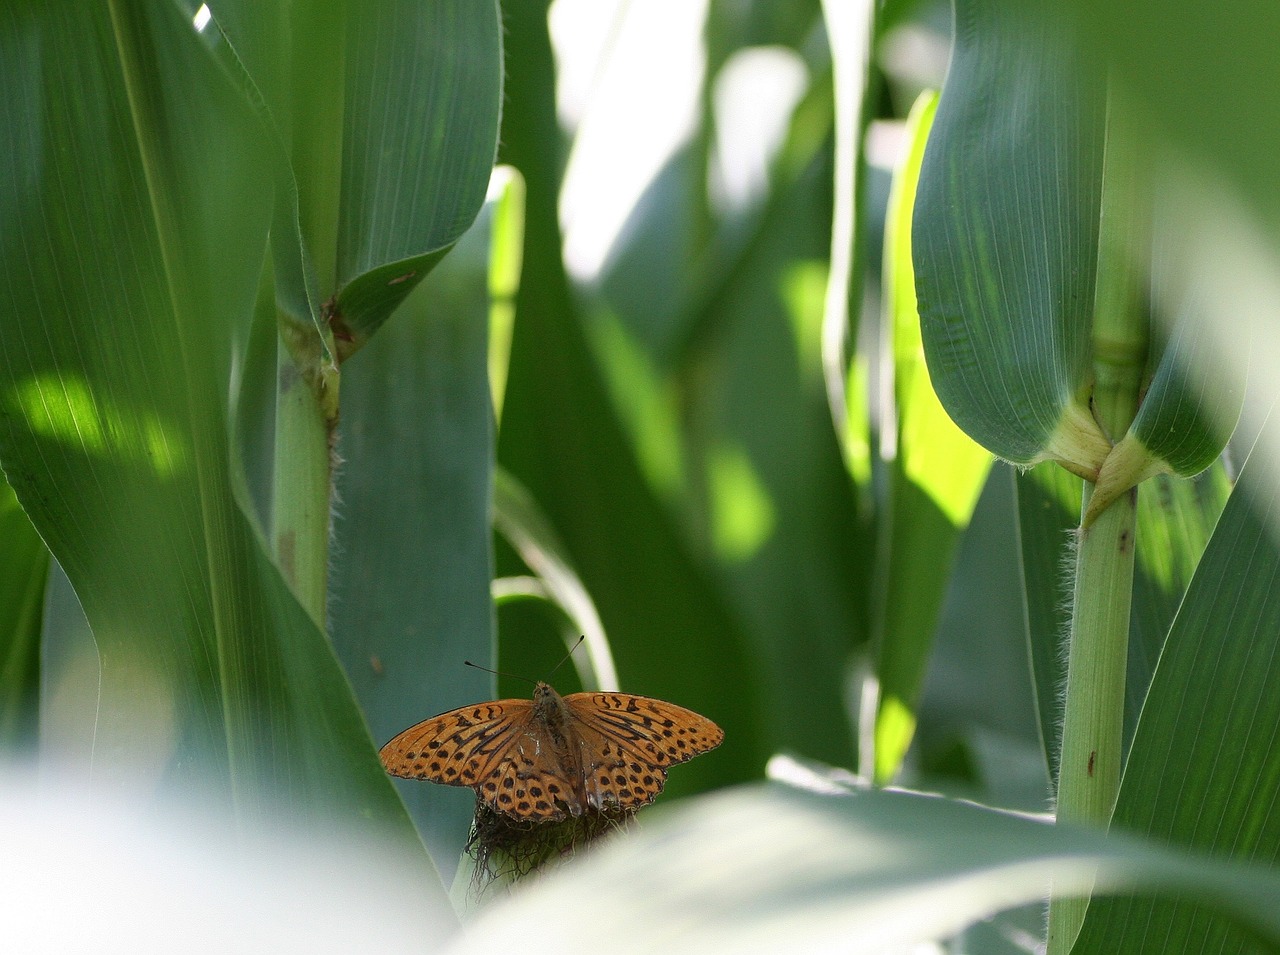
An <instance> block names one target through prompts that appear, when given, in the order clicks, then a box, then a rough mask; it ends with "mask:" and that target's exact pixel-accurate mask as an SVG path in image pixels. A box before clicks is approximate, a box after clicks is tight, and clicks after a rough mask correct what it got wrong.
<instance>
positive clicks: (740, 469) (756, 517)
mask: <svg viewBox="0 0 1280 955" xmlns="http://www.w3.org/2000/svg"><path fill="white" fill-rule="evenodd" d="M707 476H708V479H709V482H710V491H711V534H712V540H713V543H714V546H715V549H716V553H717V554H719V555H720V557H721V558H722V559H723V560H726V561H730V562H735V563H737V562H741V561H744V560H747V559H749V558H750V557H751V556H752V555H753V554H755V552H756V551H757V550H759V549H760V546H761V545H762V544H764V542H765V541H767V540H768V539H769V536H770V535H771V534H772V533H773V529H774V525H775V523H776V521H777V516H776V514H775V512H774V507H773V501H772V500H771V499H770V498H769V492H768V490H767V489H766V488H765V486H764V483H763V482H762V481H761V480H760V477H759V475H757V474H756V471H755V468H754V467H753V466H752V464H751V459H750V457H748V456H747V452H746V451H745V450H744V449H743V448H741V447H740V446H737V445H729V444H719V445H717V446H716V447H714V448H713V449H712V451H711V454H710V460H709V462H708V468H707Z"/></svg>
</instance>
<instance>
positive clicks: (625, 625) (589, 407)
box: [498, 2, 767, 792]
mask: <svg viewBox="0 0 1280 955" xmlns="http://www.w3.org/2000/svg"><path fill="white" fill-rule="evenodd" d="M546 12H547V4H546V3H543V2H513V3H510V4H504V5H503V17H504V23H505V25H506V33H505V38H506V41H507V45H506V53H507V59H506V65H507V71H508V74H507V75H508V80H507V100H506V103H505V106H504V112H503V117H504V125H503V130H502V139H501V142H502V157H503V161H505V162H509V163H510V164H511V165H513V166H515V167H516V168H517V169H519V170H520V172H521V174H522V175H523V176H524V177H525V181H526V183H527V186H528V218H527V220H526V233H525V254H524V269H523V278H522V281H521V285H520V292H519V295H518V297H517V300H516V320H515V332H514V339H513V341H512V346H511V365H510V374H509V377H508V379H507V389H506V398H505V401H504V405H503V414H502V431H501V435H500V440H499V445H498V460H499V462H500V464H501V466H502V467H504V468H505V469H506V470H508V471H509V472H510V473H511V474H512V475H513V476H514V477H516V478H517V479H518V480H519V481H520V482H521V484H522V485H523V486H524V487H525V488H526V489H527V490H528V491H529V493H530V495H531V496H532V497H533V500H534V501H535V502H536V503H537V505H538V507H539V508H540V510H541V511H542V513H543V514H544V515H546V517H547V519H548V521H549V522H550V524H551V526H552V527H553V528H554V530H555V532H556V535H557V536H558V537H559V539H560V540H562V541H563V543H564V546H565V549H566V552H567V556H568V557H569V558H571V559H572V562H573V566H574V567H576V568H577V569H578V570H579V572H580V573H581V575H582V581H583V583H584V584H585V585H586V587H587V590H588V591H589V592H590V594H591V596H592V598H593V600H594V601H595V604H596V606H597V607H598V609H599V611H600V616H601V619H602V620H603V622H604V627H605V629H606V631H607V632H608V634H609V638H610V645H611V648H612V650H613V653H614V656H615V659H616V660H617V664H618V672H619V677H620V679H621V682H622V686H623V689H626V690H628V691H631V692H638V693H645V694H648V695H652V696H659V697H664V698H666V699H670V700H672V701H674V702H678V703H680V704H681V705H684V706H689V707H691V708H693V709H695V710H697V711H699V712H702V713H705V714H706V715H707V716H709V717H711V718H712V719H714V720H715V721H716V722H717V723H719V724H720V725H721V726H723V727H724V729H725V733H726V740H725V743H724V745H723V746H722V747H721V748H720V749H719V750H717V752H716V754H714V755H713V757H712V758H707V759H700V760H694V761H693V762H691V763H690V764H689V766H688V767H686V771H685V772H684V773H682V774H681V775H679V776H675V775H673V777H672V784H671V786H670V787H669V790H670V791H671V792H679V791H680V790H681V789H684V790H685V791H689V790H690V789H694V788H697V787H706V786H708V785H710V784H712V783H723V782H727V781H730V780H741V779H744V778H747V777H749V776H752V775H756V774H758V773H759V771H760V768H761V767H762V766H763V764H764V759H765V755H766V752H767V744H766V742H765V733H764V726H763V722H764V721H763V716H762V711H761V707H760V705H759V701H760V699H761V693H762V681H761V677H760V675H759V674H758V673H757V672H756V670H755V664H754V662H753V660H752V656H751V652H752V651H751V648H750V646H749V645H748V643H747V639H746V636H745V634H744V632H743V628H742V626H741V624H740V622H739V621H738V620H737V619H735V617H734V614H733V612H732V611H731V610H730V609H729V608H728V606H727V605H726V601H725V600H724V598H723V596H722V595H721V594H720V593H719V592H718V591H717V589H716V587H715V585H714V584H713V583H712V579H711V576H710V573H709V572H708V571H707V570H706V569H705V568H704V567H702V566H700V565H699V564H698V563H697V562H695V561H694V560H693V559H692V558H691V557H690V556H689V554H688V552H687V550H686V549H685V546H684V544H683V542H682V541H681V540H680V537H679V535H678V534H677V533H676V532H675V530H674V528H673V527H672V526H671V522H670V518H669V517H668V515H667V514H666V513H665V512H664V510H663V508H662V506H661V505H660V503H659V502H658V500H657V499H656V498H655V496H654V494H653V492H652V491H651V489H650V488H649V487H648V486H647V485H646V484H645V481H644V478H643V477H642V476H641V473H640V471H639V468H638V466H637V464H636V460H635V457H634V454H633V451H632V449H631V447H630V446H629V444H628V441H627V438H626V436H625V434H624V433H623V431H622V429H621V428H620V426H619V423H618V421H617V419H616V417H615V415H614V413H613V410H612V407H611V404H610V400H609V396H608V393H607V392H606V391H605V388H604V386H603V383H602V382H601V380H600V372H599V370H598V369H597V368H596V367H595V365H594V363H593V361H592V357H591V353H590V351H589V350H588V347H587V343H586V339H585V335H584V332H583V329H582V327H581V325H580V324H579V319H578V317H577V315H576V309H575V307H574V303H573V301H572V298H571V296H570V294H569V288H568V283H567V277H566V275H565V272H564V267H563V264H562V262H561V257H560V249H561V246H562V238H561V234H560V229H559V224H558V219H557V208H556V203H557V190H558V184H559V177H560V169H561V157H560V153H559V149H558V145H557V144H558V136H559V133H558V129H559V127H558V124H557V120H556V113H555V86H554V69H553V64H552V58H551V49H550V42H549V37H548V33H547V22H546ZM515 566H518V565H517V563H516V562H515V560H514V558H512V559H511V560H510V562H509V563H508V562H507V561H505V560H500V561H499V564H498V567H499V573H500V575H505V574H507V573H508V572H510V570H511V569H512V568H514V567H515ZM527 634H528V631H517V630H516V629H515V628H514V627H510V628H509V627H506V626H505V624H504V628H503V632H502V634H501V641H502V643H501V654H502V658H503V668H504V669H508V670H511V671H513V672H516V673H534V674H538V673H545V672H546V671H547V670H548V669H550V667H551V666H552V665H553V664H554V663H555V657H556V654H557V653H558V652H559V649H560V642H559V640H558V639H556V640H554V641H553V640H551V639H545V640H540V641H531V640H528V639H522V637H526V636H527Z"/></svg>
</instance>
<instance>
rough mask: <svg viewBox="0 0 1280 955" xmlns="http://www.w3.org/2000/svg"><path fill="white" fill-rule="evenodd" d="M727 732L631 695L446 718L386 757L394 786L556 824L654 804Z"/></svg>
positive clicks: (534, 703) (474, 710) (422, 727)
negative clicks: (671, 773)
mask: <svg viewBox="0 0 1280 955" xmlns="http://www.w3.org/2000/svg"><path fill="white" fill-rule="evenodd" d="M723 740H724V731H723V730H721V729H720V727H718V726H716V724H715V723H713V722H711V720H709V719H707V718H706V717H705V716H700V715H698V714H697V713H695V712H693V711H692V710H686V709H685V708H684V707H682V706H676V705H675V704H674V703H664V702H663V701H662V700H654V699H650V698H649V697H645V696H632V695H631V694H629V693H570V694H569V695H568V696H561V695H560V694H559V693H557V692H556V691H555V690H554V689H552V688H551V686H550V685H549V684H547V683H538V684H537V686H536V688H535V689H534V691H533V699H532V700H495V701H494V702H492V703H477V704H474V705H472V706H463V707H460V708H458V709H456V710H450V711H449V712H448V713H441V714H440V715H439V716H433V717H432V718H431V719H429V720H424V721H423V722H421V723H418V724H417V725H416V726H411V727H410V728H409V729H407V730H405V731H404V732H403V733H400V734H399V735H398V736H396V737H395V739H393V740H391V742H389V743H387V745H386V746H384V747H382V750H381V751H380V753H379V756H380V757H381V758H382V765H383V766H385V767H386V769H387V772H389V773H391V774H392V775H393V776H403V777H405V778H407V779H428V780H431V781H432V782H437V783H444V784H446V785H449V786H471V787H473V788H474V789H475V791H476V794H477V796H479V798H480V799H481V800H482V801H483V802H485V803H486V804H487V805H488V806H489V807H490V808H492V809H493V810H495V811H496V812H499V813H502V814H504V815H506V816H508V817H510V818H513V819H517V820H523V821H533V822H554V821H559V820H562V819H564V818H565V817H566V816H582V815H584V814H587V813H591V812H607V811H610V810H615V809H622V810H631V811H634V810H636V809H639V808H640V807H641V806H644V805H647V804H648V803H650V802H652V801H653V800H654V798H655V797H656V796H657V795H658V793H660V792H662V787H663V785H664V784H665V783H666V781H667V768H668V767H670V766H673V765H675V764H676V763H683V762H684V761H685V760H688V759H692V758H693V757H694V756H697V755H698V754H699V753H705V752H707V751H708V750H712V749H715V748H716V747H717V746H719V745H720V743H721V742H722V741H723Z"/></svg>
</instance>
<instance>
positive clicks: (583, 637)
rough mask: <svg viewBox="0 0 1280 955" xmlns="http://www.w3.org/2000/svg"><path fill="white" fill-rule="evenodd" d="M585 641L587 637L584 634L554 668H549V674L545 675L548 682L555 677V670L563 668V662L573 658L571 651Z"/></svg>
mask: <svg viewBox="0 0 1280 955" xmlns="http://www.w3.org/2000/svg"><path fill="white" fill-rule="evenodd" d="M585 639H587V635H586V634H585V633H584V634H583V635H582V636H580V637H579V638H578V642H577V643H575V644H574V645H573V646H571V647H570V648H569V652H568V653H566V654H565V655H564V658H563V659H561V661H560V662H559V663H557V664H556V665H555V666H553V667H552V668H551V672H550V673H548V674H547V679H548V680H550V679H551V678H552V677H553V676H555V675H556V670H559V669H560V668H561V667H562V666H564V664H565V661H566V660H568V659H569V658H570V657H571V656H573V651H574V650H576V649H578V647H580V646H582V641H583V640H585Z"/></svg>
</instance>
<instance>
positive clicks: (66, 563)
mask: <svg viewBox="0 0 1280 955" xmlns="http://www.w3.org/2000/svg"><path fill="white" fill-rule="evenodd" d="M0 35H3V36H4V37H6V38H8V41H9V43H10V48H9V49H8V50H7V55H6V56H5V57H4V59H3V67H2V69H3V70H4V74H5V81H4V82H3V83H0V88H2V89H3V90H4V93H3V99H0V110H3V115H4V119H5V122H6V123H7V124H8V126H9V127H10V128H11V129H14V130H20V131H21V132H22V136H21V140H20V141H21V146H20V148H19V149H17V150H16V151H14V152H12V153H10V154H9V155H10V157H11V158H10V159H9V163H10V166H9V168H8V169H6V170H5V173H6V174H5V175H4V176H3V177H0V207H3V208H4V209H6V210H8V211H7V214H6V222H7V223H9V227H8V228H7V229H6V230H5V232H4V235H3V236H2V237H0V301H3V311H4V313H5V314H6V316H8V318H6V326H5V354H6V357H7V358H8V361H6V362H5V363H4V365H3V368H0V460H2V461H3V463H4V467H5V472H6V474H7V475H8V477H9V479H10V481H11V483H12V485H13V487H14V490H15V492H16V493H17V495H18V499H19V501H21V502H22V504H23V507H24V509H25V510H26V512H27V514H28V515H29V516H30V518H31V520H32V522H33V524H34V525H35V526H36V528H37V529H38V530H39V531H40V533H41V536H42V537H43V538H44V540H45V541H46V543H47V544H48V546H49V548H50V551H51V552H52V554H53V555H54V556H55V557H57V558H58V560H59V562H60V564H61V565H62V566H63V567H64V568H65V570H66V572H67V576H68V578H69V579H70V581H71V583H72V585H73V586H74V587H75V588H76V593H77V595H78V596H79V598H80V602H81V604H82V605H83V608H84V612H85V615H86V617H87V619H88V621H89V623H90V625H91V626H92V628H93V636H94V640H95V642H96V645H97V651H98V653H99V654H100V658H101V675H100V684H99V687H100V697H99V700H98V703H97V707H98V713H97V722H96V726H95V738H94V752H95V754H96V756H95V759H96V764H95V765H96V775H95V777H94V778H95V782H96V783H99V784H102V785H110V784H112V783H113V782H114V783H115V784H125V783H127V782H128V781H129V775H130V774H129V769H128V765H129V760H130V758H131V757H134V756H139V757H142V758H145V759H147V760H153V761H156V762H157V763H158V764H159V765H161V766H162V767H163V771H164V774H165V780H166V781H167V782H169V783H170V784H174V785H185V786H193V785H196V784H199V785H200V786H201V787H203V788H205V789H207V790H208V791H209V798H211V799H212V800H213V801H214V802H218V801H223V800H227V799H228V798H230V799H231V801H232V803H233V805H234V806H235V808H236V810H237V811H238V812H240V813H242V814H244V815H246V816H248V815H254V814H257V813H260V812H261V813H264V814H269V813H270V811H271V810H272V807H273V806H277V805H280V804H281V802H283V803H284V804H285V805H288V806H289V807H290V809H291V810H293V811H295V812H303V813H305V812H306V811H308V810H311V809H322V808H323V809H324V810H326V811H329V812H336V813H337V814H339V815H341V816H343V817H345V818H347V819H350V820H351V821H353V822H356V821H361V822H362V823H363V824H364V825H366V826H368V827H372V828H380V829H387V830H389V831H391V832H392V833H395V834H397V835H398V836H399V837H400V838H404V837H405V835H406V834H407V833H408V832H409V827H408V824H407V820H406V818H405V816H404V813H403V810H402V808H401V807H400V806H399V804H398V802H397V801H396V799H395V796H394V793H393V791H392V789H391V787H390V785H389V784H388V783H387V781H386V779H385V777H384V775H383V773H382V771H381V767H380V766H379V765H378V762H377V759H376V757H375V754H374V751H373V747H372V745H371V741H370V739H369V734H368V731H367V730H366V729H365V726H364V723H363V720H362V718H361V716H360V713H359V710H358V709H357V707H356V705H355V701H354V699H353V697H352V695H351V692H350V689H349V687H348V685H347V683H346V681H345V679H344V678H343V675H342V672H341V669H340V667H339V666H338V664H337V661H336V659H335V658H334V656H333V653H332V651H331V649H330V648H329V646H328V644H327V641H326V640H325V638H324V635H323V634H322V633H321V632H320V631H319V630H317V629H316V627H315V626H314V625H313V624H312V622H311V621H310V619H309V618H308V617H307V615H306V614H305V613H304V612H303V611H302V609H301V608H300V607H299V606H298V604H297V602H296V601H295V600H294V599H293V597H292V596H291V595H290V594H289V592H288V590H287V589H286V588H285V586H284V584H283V582H282V580H281V578H280V576H279V574H278V572H277V571H276V569H275V567H274V565H273V564H272V562H271V561H270V560H269V559H268V558H267V556H266V555H265V554H264V553H263V551H262V548H261V546H260V544H259V541H258V539H257V537H256V536H255V534H254V531H253V528H252V526H251V524H250V523H249V521H248V520H247V519H246V518H245V516H244V514H243V513H242V512H241V511H240V510H239V507H238V506H237V503H236V500H235V497H234V494H233V481H232V478H231V474H230V461H231V454H230V451H229V445H228V428H227V409H228V406H229V400H228V385H229V383H230V380H231V375H230V368H231V364H232V361H231V356H232V342H233V340H235V338H237V337H242V336H243V335H244V334H245V331H246V329H247V327H248V322H249V318H250V316H251V315H252V311H253V304H254V301H255V297H256V294H257V290H258V285H259V281H258V280H259V276H260V274H261V271H262V268H263V264H264V254H265V252H266V249H267V242H268V227H269V224H270V220H271V210H272V206H273V192H272V181H271V177H270V176H263V175H262V170H263V169H264V168H269V162H270V155H269V150H270V145H269V143H268V140H267V138H266V135H265V131H264V130H263V128H262V126H261V125H260V123H259V122H258V118H257V116H256V115H255V114H254V113H253V112H252V111H251V110H250V109H249V107H248V105H247V104H246V101H245V99H244V98H243V96H242V89H241V88H240V87H238V86H236V85H235V84H233V83H231V82H229V80H228V76H227V74H226V73H225V72H224V71H223V70H222V68H221V67H220V65H219V64H218V63H217V62H215V60H214V58H213V57H212V56H211V55H210V51H209V49H208V47H207V46H206V44H205V43H204V42H203V41H202V40H201V39H200V38H199V37H198V36H197V34H196V32H195V31H194V30H193V28H192V24H191V20H190V15H189V13H188V12H187V11H185V10H183V9H182V8H181V7H180V6H179V5H177V4H136V3H128V2H119V3H112V4H110V5H106V6H90V7H85V6H84V5H83V4H77V3H71V2H51V3H46V4H41V5H38V6H24V7H22V8H21V11H20V12H19V11H15V10H14V9H13V8H8V9H7V10H6V12H5V13H4V14H3V23H2V24H0ZM140 701H145V703H146V706H144V707H143V708H142V709H141V711H140V710H139V707H138V704H139V703H140ZM142 717H145V722H140V718H142ZM113 777H114V778H113Z"/></svg>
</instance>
